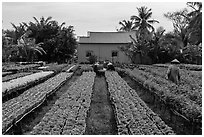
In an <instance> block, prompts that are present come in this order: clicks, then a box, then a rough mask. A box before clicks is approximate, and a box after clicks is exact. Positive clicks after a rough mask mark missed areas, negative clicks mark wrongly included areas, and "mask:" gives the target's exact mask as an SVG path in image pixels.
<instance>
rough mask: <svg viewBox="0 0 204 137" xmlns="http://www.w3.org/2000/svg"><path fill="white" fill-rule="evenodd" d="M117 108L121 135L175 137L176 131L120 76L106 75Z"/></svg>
mask: <svg viewBox="0 0 204 137" xmlns="http://www.w3.org/2000/svg"><path fill="white" fill-rule="evenodd" d="M105 75H106V78H107V82H108V90H109V92H110V97H111V99H112V102H113V104H114V106H115V111H116V118H117V126H118V134H119V135H173V134H175V133H174V131H173V130H172V129H171V128H170V127H169V126H167V125H166V124H165V123H164V121H162V119H161V118H160V117H159V116H158V115H157V114H155V113H154V112H153V111H152V110H151V109H150V108H149V107H148V106H147V105H146V104H145V103H144V102H143V101H142V100H141V99H140V97H139V96H138V95H137V93H136V92H135V91H134V90H133V89H132V88H130V87H129V85H128V84H127V83H126V82H125V81H124V80H123V79H122V78H121V77H120V76H119V75H118V73H117V72H106V73H105Z"/></svg>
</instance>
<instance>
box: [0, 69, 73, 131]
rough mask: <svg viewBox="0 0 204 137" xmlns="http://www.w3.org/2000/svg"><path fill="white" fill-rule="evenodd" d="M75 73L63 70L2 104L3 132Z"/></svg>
mask: <svg viewBox="0 0 204 137" xmlns="http://www.w3.org/2000/svg"><path fill="white" fill-rule="evenodd" d="M72 74H73V73H65V72H62V73H60V74H58V75H56V76H54V77H52V78H50V79H48V80H47V81H45V82H44V83H41V84H39V85H37V86H35V87H33V88H30V89H28V90H27V91H25V92H24V93H22V94H21V95H19V96H18V97H16V98H13V99H11V100H9V101H7V102H5V103H3V104H2V133H3V134H5V133H6V132H7V131H8V130H9V129H10V128H11V127H12V126H13V125H14V124H16V123H18V122H19V121H20V120H21V119H22V118H23V117H25V116H26V115H27V114H29V113H30V112H31V111H32V110H34V109H35V108H37V107H38V106H40V105H41V104H42V103H43V102H44V101H45V100H46V98H47V97H49V95H51V94H52V93H54V92H55V91H56V90H57V89H58V88H60V87H61V86H62V85H63V84H64V83H65V82H66V81H67V80H68V79H69V78H70V77H71V76H72Z"/></svg>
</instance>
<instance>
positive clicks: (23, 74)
mask: <svg viewBox="0 0 204 137" xmlns="http://www.w3.org/2000/svg"><path fill="white" fill-rule="evenodd" d="M31 74H33V72H20V73H16V74H12V75H6V76H4V77H2V82H7V81H9V80H12V79H16V78H20V77H24V76H27V75H31Z"/></svg>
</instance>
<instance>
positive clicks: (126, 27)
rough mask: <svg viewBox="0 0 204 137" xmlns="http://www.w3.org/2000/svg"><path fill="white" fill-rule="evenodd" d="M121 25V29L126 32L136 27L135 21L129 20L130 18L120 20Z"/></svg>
mask: <svg viewBox="0 0 204 137" xmlns="http://www.w3.org/2000/svg"><path fill="white" fill-rule="evenodd" d="M119 24H120V25H122V26H121V28H120V29H119V30H120V31H125V32H129V31H132V30H134V29H135V26H134V24H133V21H132V20H131V21H129V20H123V21H120V22H119Z"/></svg>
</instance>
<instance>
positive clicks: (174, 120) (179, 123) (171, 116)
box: [118, 71, 202, 135]
mask: <svg viewBox="0 0 204 137" xmlns="http://www.w3.org/2000/svg"><path fill="white" fill-rule="evenodd" d="M118 74H119V75H120V76H121V77H122V78H123V80H125V81H126V82H127V84H128V85H129V86H130V87H131V88H132V89H134V90H135V91H136V92H137V94H138V95H139V97H140V98H141V99H142V100H143V101H144V102H145V103H146V104H147V106H148V107H149V108H150V109H152V110H153V111H154V112H155V113H156V114H157V115H158V116H159V117H160V118H161V119H162V120H163V121H164V122H165V123H166V124H167V125H168V126H169V127H171V128H172V129H173V130H174V132H175V133H176V134H177V135H193V134H197V135H200V134H202V133H201V132H202V131H200V130H197V129H196V126H194V125H193V124H191V123H190V122H189V121H187V120H186V119H185V118H183V117H182V116H179V115H177V114H175V113H174V112H173V110H171V109H170V108H169V107H168V106H166V105H165V103H164V102H161V101H160V100H159V98H158V97H157V96H156V95H155V94H153V93H151V92H149V90H148V89H146V88H144V87H143V86H142V85H140V84H139V83H138V82H136V81H135V80H133V79H132V78H131V77H130V76H129V75H127V74H125V73H123V72H120V71H119V72H118Z"/></svg>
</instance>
